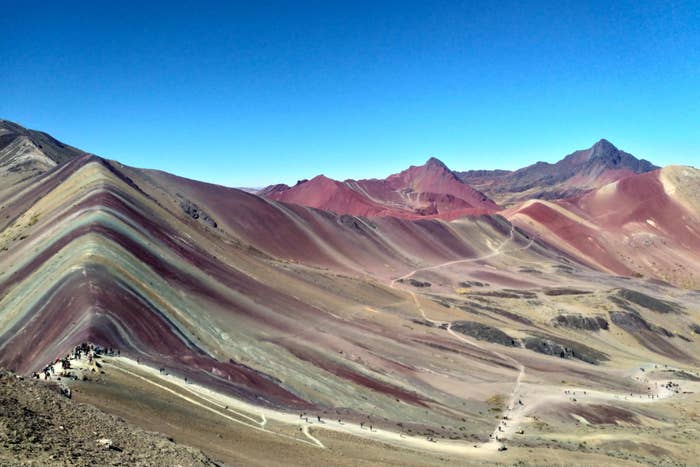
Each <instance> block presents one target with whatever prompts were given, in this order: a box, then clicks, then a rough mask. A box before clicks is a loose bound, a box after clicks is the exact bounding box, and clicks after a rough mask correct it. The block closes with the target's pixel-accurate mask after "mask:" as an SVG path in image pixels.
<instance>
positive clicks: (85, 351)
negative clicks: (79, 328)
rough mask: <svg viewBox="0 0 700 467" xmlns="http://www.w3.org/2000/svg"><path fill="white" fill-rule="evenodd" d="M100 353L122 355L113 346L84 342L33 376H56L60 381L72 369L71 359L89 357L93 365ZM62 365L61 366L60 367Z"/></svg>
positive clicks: (40, 377) (38, 377)
mask: <svg viewBox="0 0 700 467" xmlns="http://www.w3.org/2000/svg"><path fill="white" fill-rule="evenodd" d="M98 355H109V356H114V355H117V356H119V355H121V351H120V350H119V349H116V348H112V347H102V346H100V345H96V344H91V343H89V342H83V343H82V344H79V345H76V346H75V348H73V351H72V353H71V354H68V355H66V356H65V357H63V358H57V359H56V360H54V362H53V363H50V364H48V365H46V366H45V367H44V368H43V369H42V370H41V371H40V372H34V373H32V377H33V378H36V379H44V380H46V381H50V380H51V378H52V377H54V376H55V377H56V379H57V380H59V381H60V379H61V376H65V373H66V370H70V369H71V360H82V358H83V356H85V358H87V361H88V364H89V365H92V363H93V362H94V360H95V357H96V356H98ZM59 365H60V367H59ZM57 367H59V369H60V373H59V374H58V375H56V369H57Z"/></svg>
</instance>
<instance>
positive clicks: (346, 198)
mask: <svg viewBox="0 0 700 467" xmlns="http://www.w3.org/2000/svg"><path fill="white" fill-rule="evenodd" d="M258 194H260V195H262V196H266V197H268V198H271V199H274V200H277V201H284V202H287V203H293V204H299V205H302V206H310V207H314V208H319V209H324V210H328V211H334V212H336V213H339V214H351V215H357V216H397V217H405V218H414V217H424V216H429V217H440V218H454V217H458V216H461V215H468V214H484V213H489V212H494V211H496V210H498V209H499V207H498V205H496V203H494V202H493V201H491V200H490V199H489V198H488V197H487V196H486V195H484V194H483V193H481V192H479V191H477V190H475V189H473V188H472V187H470V186H469V185H467V184H466V183H464V182H462V181H461V180H460V179H459V178H458V177H457V175H456V174H455V173H454V172H452V171H451V170H450V169H449V168H447V166H445V164H443V163H442V162H441V161H439V160H438V159H436V158H430V159H429V160H428V161H427V162H426V163H425V164H424V165H421V166H411V167H409V168H408V169H406V170H404V171H403V172H400V173H397V174H394V175H390V176H389V177H387V178H386V179H367V180H345V181H343V182H340V181H337V180H333V179H330V178H328V177H325V176H323V175H319V176H317V177H314V178H313V179H311V180H308V181H302V182H299V183H297V184H296V185H295V186H293V187H291V188H290V187H287V186H286V185H274V186H271V187H267V188H265V189H263V190H261V191H260V192H259V193H258Z"/></svg>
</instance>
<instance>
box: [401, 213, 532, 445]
mask: <svg viewBox="0 0 700 467" xmlns="http://www.w3.org/2000/svg"><path fill="white" fill-rule="evenodd" d="M514 237H515V227H514V226H513V225H511V227H510V234H509V235H508V238H507V239H505V240H504V241H503V242H501V244H500V245H498V247H497V248H496V249H494V250H493V251H492V252H491V253H488V254H486V255H482V256H479V257H476V258H465V259H458V260H452V261H447V262H445V263H440V264H436V265H433V266H427V267H423V268H418V269H414V270H413V271H410V272H409V273H407V274H404V275H403V276H401V277H398V278H396V279H394V280H392V281H391V283H390V287H391V288H392V289H396V284H397V282H399V281H404V280H406V279H408V278H410V277H411V276H413V275H414V274H416V273H418V272H421V271H432V270H435V269H439V268H443V267H445V266H451V265H453V264H461V263H472V262H476V261H483V260H485V259H489V258H493V257H496V256H498V255H501V254H503V253H504V251H503V249H504V248H505V246H506V245H507V244H508V243H510V242H511V241H513V239H514ZM534 241H535V240H534V238H531V239H530V241H529V242H528V244H527V245H525V246H524V247H520V248H517V249H514V250H513V251H520V250H527V249H528V248H530V247H531V246H532V244H533V243H534ZM401 290H404V289H401ZM405 291H406V292H408V293H409V294H410V295H411V298H412V299H413V303H414V304H415V306H416V309H418V311H420V314H421V316H422V317H423V319H425V320H426V321H428V322H430V323H432V324H434V325H436V326H439V327H443V328H445V329H446V330H447V332H448V333H449V334H451V335H452V336H453V337H454V338H455V339H458V340H460V341H462V342H465V343H467V344H469V345H471V346H472V347H476V348H478V349H481V350H484V351H486V352H489V353H491V354H492V355H495V356H496V357H498V358H499V359H501V360H505V361H507V362H509V363H512V364H513V365H515V367H516V368H518V376H517V378H516V380H515V386H514V387H513V390H512V391H511V394H510V398H509V400H508V404H507V405H506V407H505V409H504V410H503V412H502V413H501V421H499V423H498V425H496V427H495V428H494V430H493V432H492V433H491V435H490V436H489V438H490V440H491V441H489V442H487V443H486V444H490V443H496V442H498V441H499V438H498V433H499V429H500V428H501V424H502V420H503V419H505V418H506V417H508V416H509V415H510V414H511V412H512V410H513V408H514V406H515V399H516V397H517V393H518V391H519V390H520V384H521V382H522V380H523V378H524V377H525V365H523V364H522V363H520V362H519V361H518V360H516V359H514V358H513V357H511V356H510V355H505V354H503V353H501V352H498V351H496V350H493V349H488V348H486V347H484V346H483V345H482V344H480V343H479V342H478V341H476V340H474V339H470V338H468V337H466V336H463V335H460V334H457V333H456V332H454V331H453V330H452V322H450V321H438V320H434V319H431V318H429V317H428V316H427V315H426V314H425V310H424V309H423V307H422V306H421V304H420V301H419V300H418V295H417V294H416V293H415V292H414V291H412V290H408V289H405Z"/></svg>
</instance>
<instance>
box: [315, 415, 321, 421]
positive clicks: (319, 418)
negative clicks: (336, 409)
mask: <svg viewBox="0 0 700 467" xmlns="http://www.w3.org/2000/svg"><path fill="white" fill-rule="evenodd" d="M316 417H317V418H318V422H319V423H321V416H320V415H316Z"/></svg>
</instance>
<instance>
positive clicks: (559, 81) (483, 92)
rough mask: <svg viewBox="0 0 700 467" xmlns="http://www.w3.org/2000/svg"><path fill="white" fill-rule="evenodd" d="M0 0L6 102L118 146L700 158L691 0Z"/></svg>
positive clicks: (699, 17)
mask: <svg viewBox="0 0 700 467" xmlns="http://www.w3.org/2000/svg"><path fill="white" fill-rule="evenodd" d="M261 3H264V6H260V5H258V4H261ZM0 6H1V7H2V14H0V31H1V32H0V57H1V58H2V68H1V69H0V70H1V71H0V95H1V97H0V118H7V119H10V120H14V121H17V122H19V123H21V124H23V125H25V126H28V127H31V128H36V129H41V130H45V131H47V132H49V133H51V134H53V135H54V136H56V137H58V138H59V139H62V140H64V141H66V142H68V143H70V144H74V145H76V146H79V147H81V148H83V149H85V150H88V151H90V152H94V153H96V154H99V155H102V156H104V157H108V158H113V159H118V160H120V161H122V162H124V163H127V164H130V165H135V166H140V167H149V168H159V169H163V170H167V171H170V172H174V173H177V174H180V175H185V176H188V177H191V178H197V179H203V180H207V181H212V182H216V183H221V184H225V185H231V186H262V185H265V184H268V183H272V182H277V181H281V182H287V183H290V182H292V183H293V182H295V181H296V180H297V179H299V178H306V177H311V176H313V175H315V174H318V173H325V174H326V175H328V176H331V177H334V178H339V179H344V178H350V177H352V178H356V177H365V176H385V175H387V174H389V173H392V172H396V171H398V170H400V169H403V168H405V167H406V166H408V165H410V164H419V163H423V162H424V161H425V160H426V159H427V158H428V157H429V156H431V155H433V156H436V157H438V158H440V159H442V160H443V161H444V162H445V163H446V164H447V165H448V166H450V167H452V168H454V169H470V168H517V167H521V166H523V165H527V164H530V163H532V162H535V161H537V160H546V161H550V162H553V161H555V160H557V159H559V158H561V157H562V156H563V155H565V154H567V153H569V152H571V151H573V150H575V149H581V148H585V147H588V146H590V145H591V144H592V143H594V142H595V141H596V140H598V139H600V138H601V137H605V138H607V139H609V140H611V141H612V142H613V143H614V144H616V145H617V146H618V147H620V148H622V149H625V150H627V151H629V152H632V153H633V154H635V155H638V156H640V157H645V158H648V159H650V160H652V161H653V162H655V163H657V164H660V165H664V164H669V163H682V164H693V165H696V166H700V2H698V1H670V2H663V1H652V2H647V1H615V2H610V1H601V2H595V1H590V2H584V1H556V2H554V1H553V2H543V3H539V2H534V1H533V2H507V1H504V2H483V3H481V4H479V2H475V1H471V2H464V3H460V2H456V1H450V2H435V1H426V2H415V3H412V2H409V1H399V2H391V1H371V2H363V1H353V2H334V1H332V0H325V1H317V2H302V1H289V2H247V4H246V3H243V2H241V3H237V2H205V1H200V2H190V3H188V2H175V1H173V2H158V1H143V0H142V1H140V2H130V1H114V2H107V1H92V2H85V1H75V2H72V1H61V2H31V4H30V2H14V1H13V2H10V1H6V0H0Z"/></svg>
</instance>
